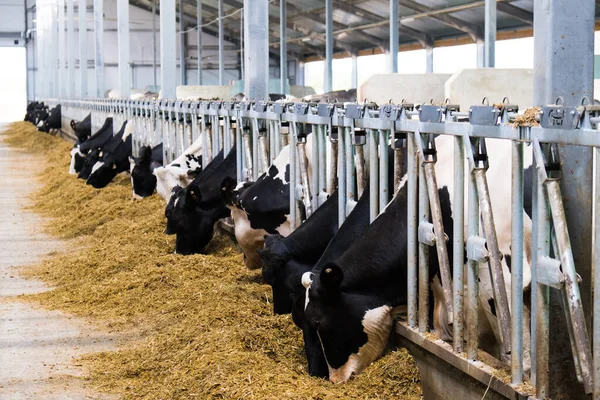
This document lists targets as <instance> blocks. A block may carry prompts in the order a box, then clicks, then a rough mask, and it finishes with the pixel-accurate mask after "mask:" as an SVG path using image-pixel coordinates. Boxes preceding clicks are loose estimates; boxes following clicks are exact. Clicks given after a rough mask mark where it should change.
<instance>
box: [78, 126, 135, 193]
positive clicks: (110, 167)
mask: <svg viewBox="0 0 600 400" xmlns="http://www.w3.org/2000/svg"><path fill="white" fill-rule="evenodd" d="M132 129H133V122H127V121H125V122H124V123H123V126H122V127H121V130H120V131H119V132H118V133H117V134H116V135H115V136H114V137H113V138H112V139H111V140H109V141H108V142H107V143H106V144H105V145H104V146H103V147H102V156H101V158H100V159H99V160H98V161H97V162H96V163H95V164H94V166H93V168H92V171H91V173H90V175H89V177H88V178H87V179H86V182H85V183H86V184H88V185H91V186H93V187H95V188H96V189H100V188H103V187H105V186H106V185H108V184H109V183H110V182H111V181H112V180H113V179H114V177H115V176H117V174H119V173H121V172H124V171H128V170H129V157H130V156H131V145H132V137H131V133H132Z"/></svg>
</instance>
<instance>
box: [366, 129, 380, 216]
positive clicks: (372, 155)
mask: <svg viewBox="0 0 600 400" xmlns="http://www.w3.org/2000/svg"><path fill="white" fill-rule="evenodd" d="M367 135H368V136H367V140H368V142H367V147H368V148H369V162H370V165H369V196H370V197H369V202H370V204H369V222H373V221H374V220H375V218H377V215H379V203H380V202H379V183H380V182H379V174H378V171H377V161H378V157H377V147H378V146H377V133H376V131H375V129H369V130H367ZM380 140H381V138H380Z"/></svg>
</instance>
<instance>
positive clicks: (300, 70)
mask: <svg viewBox="0 0 600 400" xmlns="http://www.w3.org/2000/svg"><path fill="white" fill-rule="evenodd" d="M296 68H297V70H296V85H299V86H304V61H302V60H296Z"/></svg>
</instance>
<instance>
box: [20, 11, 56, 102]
mask: <svg viewBox="0 0 600 400" xmlns="http://www.w3.org/2000/svg"><path fill="white" fill-rule="evenodd" d="M51 12H52V19H51V21H52V22H51V25H50V29H51V32H52V35H51V40H52V50H51V54H52V82H51V84H52V97H55V98H58V97H59V94H58V91H59V90H60V87H59V86H58V79H59V72H58V24H57V22H58V21H57V19H58V4H57V2H56V1H53V2H52V6H51ZM25 56H27V51H26V52H25ZM26 58H27V57H26ZM25 61H27V59H26V60H25Z"/></svg>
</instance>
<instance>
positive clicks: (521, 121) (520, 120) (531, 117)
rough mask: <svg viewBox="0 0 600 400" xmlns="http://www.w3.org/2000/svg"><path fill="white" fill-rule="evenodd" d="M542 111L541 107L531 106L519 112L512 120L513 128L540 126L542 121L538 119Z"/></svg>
mask: <svg viewBox="0 0 600 400" xmlns="http://www.w3.org/2000/svg"><path fill="white" fill-rule="evenodd" d="M540 111H542V108H541V107H531V108H528V109H526V110H525V112H524V113H523V114H519V115H517V116H516V118H515V120H514V121H513V122H512V126H513V128H518V127H520V126H539V125H540V123H539V122H538V121H537V119H536V117H537V115H538V114H539V113H540Z"/></svg>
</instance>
